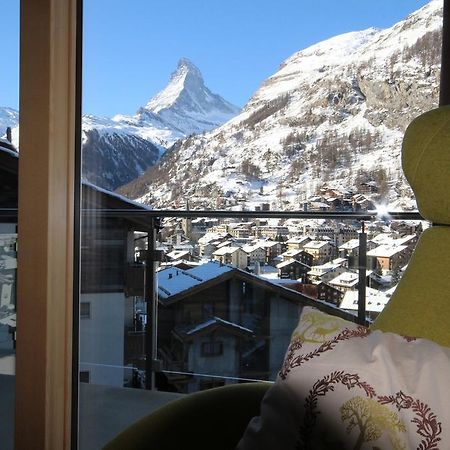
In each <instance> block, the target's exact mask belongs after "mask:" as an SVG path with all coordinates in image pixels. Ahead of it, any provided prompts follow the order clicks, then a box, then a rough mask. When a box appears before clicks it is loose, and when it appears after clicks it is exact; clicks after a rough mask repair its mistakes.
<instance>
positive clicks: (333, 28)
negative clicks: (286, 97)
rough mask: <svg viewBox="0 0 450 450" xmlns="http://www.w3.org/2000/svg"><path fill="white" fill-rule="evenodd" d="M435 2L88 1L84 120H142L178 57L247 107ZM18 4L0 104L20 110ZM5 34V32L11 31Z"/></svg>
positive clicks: (4, 44) (2, 50) (8, 9)
mask: <svg viewBox="0 0 450 450" xmlns="http://www.w3.org/2000/svg"><path fill="white" fill-rule="evenodd" d="M426 3H427V0H339V1H336V0H270V1H269V0H129V1H128V2H123V1H122V0H84V13H85V20H84V81H83V82H84V89H83V110H84V112H86V113H92V114H96V115H105V116H112V115H114V114H116V113H122V114H134V113H135V112H136V110H137V109H138V107H139V106H142V105H144V104H145V103H146V102H147V100H148V99H149V98H150V97H152V96H153V95H154V94H156V93H157V92H158V91H159V90H161V89H162V88H164V86H165V85H166V83H167V81H168V79H169V76H170V73H171V72H172V71H173V70H174V69H175V67H176V64H177V62H178V59H179V58H180V57H183V56H184V57H187V58H189V59H191V60H192V61H193V62H194V64H196V65H197V66H198V67H199V69H200V70H201V71H202V73H203V76H204V78H205V82H206V85H207V86H208V87H209V88H210V89H211V90H212V91H213V92H216V93H218V94H220V95H222V96H223V97H225V98H226V99H227V100H229V101H231V102H233V103H235V104H237V105H239V106H243V105H244V104H245V102H246V101H247V100H248V98H249V97H250V96H251V94H252V93H253V92H254V91H255V90H256V89H257V88H258V87H259V85H260V84H261V82H262V81H263V80H264V79H265V78H267V77H268V76H270V75H271V74H273V73H274V72H275V71H276V70H277V68H278V67H279V65H280V64H281V62H282V61H283V60H284V59H286V58H287V57H289V56H290V55H292V54H293V53H295V52H296V51H298V50H300V49H302V48H305V47H307V46H309V45H311V44H314V43H316V42H319V41H321V40H323V39H326V38H328V37H331V36H334V35H336V34H340V33H344V32H348V31H356V30H361V29H365V28H368V27H371V26H374V27H380V28H386V27H389V26H391V25H393V24H394V23H395V22H397V21H399V20H401V19H403V18H405V17H406V16H407V15H408V14H409V13H411V12H413V11H415V10H416V9H418V8H420V7H421V6H423V5H425V4H426ZM18 12H19V0H8V1H6V2H2V23H3V24H8V28H7V30H5V28H3V29H2V39H1V41H0V54H1V55H2V60H3V61H8V62H9V64H8V65H7V66H6V67H7V69H8V70H5V68H4V67H5V66H4V67H3V69H2V70H1V71H0V106H11V107H14V108H17V106H18V87H17V85H18V69H17V68H18ZM6 31H7V32H6Z"/></svg>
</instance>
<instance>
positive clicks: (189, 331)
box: [183, 317, 253, 336]
mask: <svg viewBox="0 0 450 450" xmlns="http://www.w3.org/2000/svg"><path fill="white" fill-rule="evenodd" d="M215 325H221V326H223V327H225V328H231V329H234V330H235V331H238V332H240V333H245V334H253V331H252V330H250V329H249V328H246V327H243V326H241V325H238V324H236V323H233V322H229V321H228V320H224V319H221V318H220V317H211V318H210V319H208V320H205V321H204V322H201V323H198V324H196V325H193V326H192V327H190V328H186V329H184V330H183V334H184V335H185V336H193V335H194V334H197V333H200V332H202V331H205V330H206V329H208V328H210V327H212V326H215Z"/></svg>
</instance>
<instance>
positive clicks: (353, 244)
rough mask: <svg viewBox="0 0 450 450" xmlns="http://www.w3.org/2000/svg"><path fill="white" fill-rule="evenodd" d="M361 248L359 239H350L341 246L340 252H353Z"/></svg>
mask: <svg viewBox="0 0 450 450" xmlns="http://www.w3.org/2000/svg"><path fill="white" fill-rule="evenodd" d="M358 247H359V239H350V240H349V241H347V242H345V243H344V244H342V245H340V246H339V250H353V249H355V248H358Z"/></svg>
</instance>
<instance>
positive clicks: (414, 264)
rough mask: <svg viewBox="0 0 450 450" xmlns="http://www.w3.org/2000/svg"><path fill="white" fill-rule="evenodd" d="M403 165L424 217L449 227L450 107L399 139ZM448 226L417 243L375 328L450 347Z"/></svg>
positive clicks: (433, 113)
mask: <svg viewBox="0 0 450 450" xmlns="http://www.w3.org/2000/svg"><path fill="white" fill-rule="evenodd" d="M402 165H403V171H404V172H405V175H406V178H407V179H408V181H409V183H410V184H411V187H412V189H413V191H414V194H415V196H416V199H417V206H418V208H419V211H420V213H421V214H422V216H423V217H425V218H426V219H428V220H430V221H432V222H434V223H436V224H442V225H450V183H449V181H450V180H449V178H450V107H449V106H445V107H441V108H437V109H434V110H431V111H428V112H426V113H425V114H422V115H421V116H419V117H417V118H416V119H415V120H414V121H413V122H412V123H411V124H410V125H409V127H408V129H407V130H406V133H405V137H404V140H403V148H402ZM449 268H450V227H447V226H434V227H432V228H431V229H428V230H426V231H425V232H424V233H423V234H422V236H421V237H420V239H419V242H418V243H417V246H416V249H415V251H414V253H413V256H412V258H411V260H410V262H409V264H408V268H407V270H406V273H405V274H404V276H403V278H402V280H401V281H400V283H399V285H398V287H397V289H396V291H395V293H394V295H393V296H392V298H391V300H390V301H389V303H388V305H387V306H386V307H385V308H384V310H383V312H382V313H381V314H380V316H379V317H378V318H377V320H376V321H375V323H374V324H373V328H374V329H381V330H383V331H393V332H395V333H399V334H404V335H409V336H418V337H424V338H428V339H431V340H433V341H435V342H437V343H439V344H441V345H445V346H448V347H450V327H449V317H450V276H449Z"/></svg>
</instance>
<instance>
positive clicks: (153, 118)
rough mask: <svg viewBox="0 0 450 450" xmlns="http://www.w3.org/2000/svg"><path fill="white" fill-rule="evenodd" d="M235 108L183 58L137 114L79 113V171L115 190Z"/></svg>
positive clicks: (218, 123) (91, 180)
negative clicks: (185, 139)
mask: <svg viewBox="0 0 450 450" xmlns="http://www.w3.org/2000/svg"><path fill="white" fill-rule="evenodd" d="M239 111H240V109H239V108H238V107H236V106H234V105H232V104H231V103H229V102H227V101H226V100H224V99H223V98H222V97H220V96H219V95H217V94H213V93H212V92H211V91H210V90H209V89H208V88H207V87H206V86H205V83H204V80H203V77H202V74H201V72H200V70H199V69H198V68H197V67H196V66H195V65H194V64H193V63H192V62H190V61H189V60H188V59H186V58H182V59H181V60H180V61H179V63H178V67H177V69H176V71H175V72H173V74H172V76H171V77H170V81H169V83H168V85H167V86H166V88H165V89H163V90H162V91H161V92H159V93H158V94H157V95H156V96H155V97H153V98H151V99H150V100H149V101H148V103H147V104H146V105H145V106H144V107H142V108H139V110H138V111H137V113H136V115H134V116H125V115H120V114H119V115H116V116H114V117H113V118H104V117H96V116H93V115H86V116H84V117H83V155H84V159H83V174H84V176H85V178H86V179H87V180H88V181H90V182H92V183H95V184H97V185H99V186H101V187H104V188H107V189H115V188H117V187H118V186H121V185H123V184H125V183H127V182H129V181H130V180H133V179H135V178H137V177H138V176H140V175H142V174H143V173H144V171H145V169H147V168H148V167H150V166H152V165H154V164H155V162H156V161H157V160H158V159H159V157H160V155H161V154H162V153H164V151H165V150H166V148H167V147H169V146H171V145H172V144H173V143H174V142H175V141H177V140H178V139H181V138H184V137H186V136H188V135H191V134H193V133H201V132H203V131H206V130H211V129H213V128H216V127H217V126H219V125H222V124H223V123H225V122H226V121H227V120H229V119H230V118H231V117H233V116H235V115H236V114H238V113H239Z"/></svg>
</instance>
